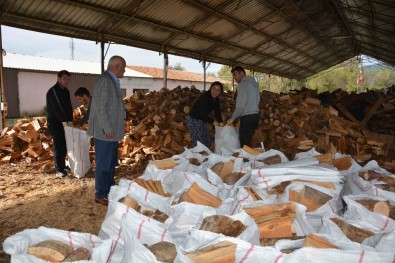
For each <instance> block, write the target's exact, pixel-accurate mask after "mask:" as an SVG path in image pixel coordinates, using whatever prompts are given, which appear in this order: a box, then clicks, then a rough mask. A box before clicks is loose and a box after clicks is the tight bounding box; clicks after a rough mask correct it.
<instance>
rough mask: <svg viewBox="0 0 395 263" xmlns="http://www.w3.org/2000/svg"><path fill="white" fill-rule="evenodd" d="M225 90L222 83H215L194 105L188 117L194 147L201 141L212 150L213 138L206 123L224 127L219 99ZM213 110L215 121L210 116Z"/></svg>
mask: <svg viewBox="0 0 395 263" xmlns="http://www.w3.org/2000/svg"><path fill="white" fill-rule="evenodd" d="M223 89H224V87H223V85H222V83H221V82H219V81H215V82H213V83H211V86H210V89H209V90H208V91H206V92H204V93H203V94H202V95H201V96H200V97H199V98H198V99H197V100H196V102H195V103H194V104H193V106H192V110H191V111H190V113H189V116H188V117H187V126H188V129H189V132H190V133H191V140H192V143H193V146H196V144H197V142H198V141H199V142H201V143H202V144H204V145H205V146H206V147H207V148H210V146H211V138H210V134H209V132H208V130H207V126H206V123H211V124H214V125H223V123H222V117H221V104H220V99H219V95H220V94H221V93H222V91H223ZM213 110H214V115H215V119H216V120H215V121H214V119H212V118H210V116H209V114H210V113H211V112H212V111H213Z"/></svg>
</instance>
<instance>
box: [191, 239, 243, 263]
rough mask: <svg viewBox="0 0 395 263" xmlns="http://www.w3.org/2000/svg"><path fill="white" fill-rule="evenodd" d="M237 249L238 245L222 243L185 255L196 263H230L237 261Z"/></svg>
mask: <svg viewBox="0 0 395 263" xmlns="http://www.w3.org/2000/svg"><path fill="white" fill-rule="evenodd" d="M236 248H237V245H236V244H234V243H231V242H229V241H222V242H220V243H218V244H215V245H212V246H207V247H205V248H202V249H199V250H196V251H194V252H190V253H186V254H185V255H186V256H187V257H189V258H190V259H191V260H193V261H194V262H196V263H228V262H234V261H235V257H236Z"/></svg>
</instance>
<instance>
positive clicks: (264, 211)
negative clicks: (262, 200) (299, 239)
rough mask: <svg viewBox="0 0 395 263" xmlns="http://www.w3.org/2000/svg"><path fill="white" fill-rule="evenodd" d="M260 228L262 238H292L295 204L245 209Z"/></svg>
mask: <svg viewBox="0 0 395 263" xmlns="http://www.w3.org/2000/svg"><path fill="white" fill-rule="evenodd" d="M244 211H245V212H246V213H247V214H248V215H249V216H251V217H252V218H253V219H254V221H255V222H256V224H257V225H258V228H259V233H260V238H280V237H284V238H286V237H291V236H292V235H293V225H292V223H293V221H294V220H295V218H296V206H295V204H293V203H285V204H279V205H266V206H257V207H251V208H244Z"/></svg>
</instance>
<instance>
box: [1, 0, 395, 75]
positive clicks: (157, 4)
mask: <svg viewBox="0 0 395 263" xmlns="http://www.w3.org/2000/svg"><path fill="white" fill-rule="evenodd" d="M0 13H1V23H2V24H4V25H7V26H13V27H19V28H23V29H29V30H34V31H39V32H44V33H50V34H57V35H62V36H69V37H74V38H81V39H87V40H93V41H98V42H100V41H103V42H115V43H118V44H124V45H129V46H135V47H139V48H145V49H149V50H153V51H159V52H167V53H169V54H174V55H178V56H186V57H190V58H195V59H198V60H206V61H208V62H215V63H219V64H225V65H230V66H233V65H236V64H239V65H242V66H245V67H246V68H248V69H251V70H253V71H259V72H265V73H270V74H275V75H279V76H283V77H288V78H296V79H304V78H307V77H309V76H311V75H314V74H316V73H318V72H320V71H322V70H325V69H327V68H329V67H331V66H334V65H336V64H339V63H341V62H343V61H345V60H347V59H349V58H352V57H354V56H356V55H363V54H365V55H368V56H371V57H373V58H375V59H378V60H381V61H383V62H385V63H388V64H390V65H392V66H394V65H395V49H394V43H395V27H394V24H395V2H394V1H393V0H358V1H355V0H321V1H317V0H266V1H262V0H243V1H240V0H215V1H214V0H167V1H163V0H150V1H142V0H130V1H124V0H58V1H53V0H3V1H1V2H0Z"/></svg>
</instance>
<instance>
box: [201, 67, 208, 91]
mask: <svg viewBox="0 0 395 263" xmlns="http://www.w3.org/2000/svg"><path fill="white" fill-rule="evenodd" d="M202 65H203V90H204V91H205V90H206V69H207V68H206V60H203V62H202Z"/></svg>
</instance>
